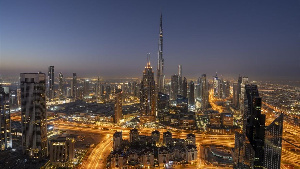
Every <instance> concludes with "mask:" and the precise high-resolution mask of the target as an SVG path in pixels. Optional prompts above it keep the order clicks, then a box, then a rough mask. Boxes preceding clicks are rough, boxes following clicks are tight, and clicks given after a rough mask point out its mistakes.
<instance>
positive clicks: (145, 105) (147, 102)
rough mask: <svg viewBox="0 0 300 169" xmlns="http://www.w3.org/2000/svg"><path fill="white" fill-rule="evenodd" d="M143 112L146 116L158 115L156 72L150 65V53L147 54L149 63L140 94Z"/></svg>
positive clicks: (144, 72)
mask: <svg viewBox="0 0 300 169" xmlns="http://www.w3.org/2000/svg"><path fill="white" fill-rule="evenodd" d="M140 104H141V112H142V115H144V116H155V115H156V100H155V81H154V72H153V71H152V67H151V65H150V54H148V56H147V65H146V67H145V70H144V71H143V79H142V82H141V95H140Z"/></svg>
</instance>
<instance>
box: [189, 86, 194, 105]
mask: <svg viewBox="0 0 300 169" xmlns="http://www.w3.org/2000/svg"><path fill="white" fill-rule="evenodd" d="M189 89H190V93H189V105H195V95H194V91H195V85H194V82H193V81H191V82H190V84H189Z"/></svg>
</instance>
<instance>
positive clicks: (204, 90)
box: [200, 74, 208, 110]
mask: <svg viewBox="0 0 300 169" xmlns="http://www.w3.org/2000/svg"><path fill="white" fill-rule="evenodd" d="M200 98H201V109H202V110H206V109H207V108H208V84H207V79H206V74H203V75H202V76H201V78H200Z"/></svg>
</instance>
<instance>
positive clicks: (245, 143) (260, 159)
mask: <svg viewBox="0 0 300 169" xmlns="http://www.w3.org/2000/svg"><path fill="white" fill-rule="evenodd" d="M244 95H245V100H244V114H243V117H242V120H243V132H242V133H241V134H239V133H237V134H236V139H237V140H236V145H235V150H234V151H235V153H234V154H235V155H234V156H235V157H234V159H236V160H235V168H255V169H256V168H263V166H264V157H265V147H264V146H265V121H266V116H265V115H264V114H261V103H262V102H261V97H259V94H258V89H257V86H256V85H246V86H245V94H244Z"/></svg>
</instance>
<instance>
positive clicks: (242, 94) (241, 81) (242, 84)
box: [238, 77, 249, 114]
mask: <svg viewBox="0 0 300 169" xmlns="http://www.w3.org/2000/svg"><path fill="white" fill-rule="evenodd" d="M238 83H239V84H240V86H239V87H240V91H239V92H240V93H239V94H240V96H239V106H240V110H241V114H244V100H245V97H246V96H245V85H246V84H248V83H249V81H248V77H239V82H238Z"/></svg>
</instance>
